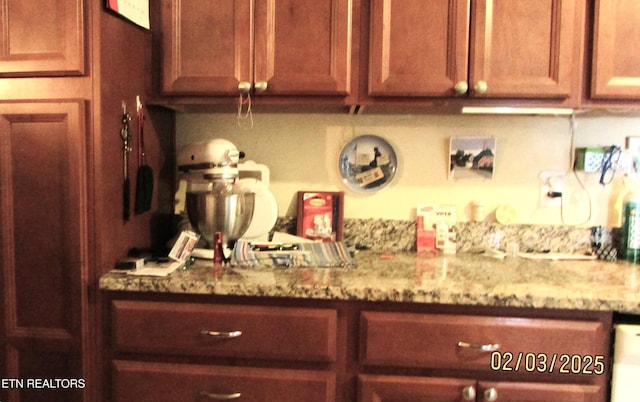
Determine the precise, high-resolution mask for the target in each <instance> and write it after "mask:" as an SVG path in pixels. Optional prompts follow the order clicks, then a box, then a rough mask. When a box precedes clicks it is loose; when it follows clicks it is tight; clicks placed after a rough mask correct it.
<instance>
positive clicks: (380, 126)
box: [176, 112, 640, 226]
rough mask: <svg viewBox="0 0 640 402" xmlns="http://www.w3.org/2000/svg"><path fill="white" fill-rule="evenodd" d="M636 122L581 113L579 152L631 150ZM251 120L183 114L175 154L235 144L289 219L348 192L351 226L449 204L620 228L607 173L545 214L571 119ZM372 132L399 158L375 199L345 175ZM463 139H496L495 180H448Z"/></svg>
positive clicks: (615, 188) (465, 212)
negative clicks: (213, 141) (265, 171)
mask: <svg viewBox="0 0 640 402" xmlns="http://www.w3.org/2000/svg"><path fill="white" fill-rule="evenodd" d="M638 116H639V115H638V114H636V115H628V114H624V113H620V112H616V113H608V114H605V113H599V114H598V115H590V114H579V115H577V117H576V121H577V127H576V131H575V146H577V147H584V146H606V145H611V144H617V145H621V146H624V142H625V137H626V136H640V117H638ZM253 120H254V126H253V128H252V129H243V128H240V127H239V126H238V124H237V120H236V116H235V115H233V114H204V113H203V114H198V113H183V114H179V115H178V117H177V135H176V138H177V146H178V148H179V147H180V146H182V145H185V144H187V143H191V142H196V141H203V140H207V139H210V138H225V139H228V140H230V141H232V142H233V143H235V144H236V145H237V146H238V148H239V149H241V150H242V151H244V152H246V154H247V159H250V160H255V161H256V162H258V163H264V164H266V165H267V166H269V168H270V171H271V185H270V188H271V190H272V192H273V193H274V194H275V196H276V199H277V201H278V205H279V209H280V212H279V215H281V216H284V215H289V216H293V215H295V195H296V192H297V191H298V190H326V191H337V190H342V191H345V217H347V218H387V219H413V218H414V217H415V206H416V204H418V203H442V204H454V205H456V206H457V214H458V220H470V211H469V204H470V203H471V202H472V201H474V200H484V201H485V202H486V204H487V206H486V211H487V214H488V215H491V214H492V212H493V210H494V209H495V208H496V207H497V206H498V205H500V204H505V203H506V204H510V205H512V206H514V207H515V208H516V211H517V218H516V222H517V223H540V224H563V223H564V224H585V225H608V226H617V225H619V218H618V216H619V212H618V210H617V209H616V201H617V202H619V195H620V193H621V192H622V191H623V180H622V177H619V178H617V179H616V180H615V181H614V183H612V184H611V185H609V186H606V187H604V188H603V186H601V185H600V184H598V179H599V175H597V174H586V175H585V174H580V175H579V177H580V178H581V179H582V182H583V183H584V185H585V187H586V190H587V191H586V192H585V191H583V190H582V189H581V187H580V185H579V183H578V181H577V180H576V178H575V177H574V175H573V173H571V174H569V175H568V176H567V178H566V180H565V190H564V194H565V196H564V197H563V205H564V207H563V214H562V215H563V216H562V217H561V213H560V208H545V209H540V208H539V207H538V205H539V174H540V172H541V171H542V170H557V171H567V170H568V169H569V164H570V150H571V135H570V120H569V118H568V117H554V116H544V117H543V116H463V115H446V116H441V115H436V116H432V115H419V116H416V115H390V116H383V115H375V116H374V115H364V116H350V115H346V114H260V113H255V112H254V115H253ZM366 133H369V134H377V135H380V136H382V137H384V138H386V139H387V140H388V141H389V142H390V143H392V144H393V145H394V146H395V148H396V151H397V153H398V157H399V159H400V162H399V165H400V166H399V171H398V173H397V175H396V177H395V179H394V181H393V182H392V184H390V185H389V186H387V187H385V188H383V189H382V190H381V191H379V192H377V193H375V194H361V193H355V192H353V191H351V190H349V189H348V188H347V187H346V186H345V185H344V184H343V183H342V181H341V178H340V175H339V171H338V155H339V154H340V150H341V148H342V146H343V145H344V144H345V143H347V142H348V141H349V140H350V139H351V138H353V137H354V136H357V135H360V134H366ZM464 136H493V137H495V138H496V139H497V149H496V158H497V159H496V164H495V174H494V179H493V180H491V181H489V180H485V181H482V180H480V181H479V180H465V181H450V180H448V177H447V176H448V175H447V166H448V154H449V139H450V138H451V137H464ZM619 176H621V175H619ZM589 200H591V206H592V208H591V213H589ZM488 219H492V216H489V217H488Z"/></svg>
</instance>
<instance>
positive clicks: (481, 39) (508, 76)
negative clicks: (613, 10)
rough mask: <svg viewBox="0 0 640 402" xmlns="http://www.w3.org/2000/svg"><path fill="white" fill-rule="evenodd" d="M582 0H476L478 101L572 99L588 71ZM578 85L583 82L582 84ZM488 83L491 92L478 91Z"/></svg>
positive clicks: (473, 69) (473, 70)
mask: <svg viewBox="0 0 640 402" xmlns="http://www.w3.org/2000/svg"><path fill="white" fill-rule="evenodd" d="M578 1H579V0H474V1H473V7H472V9H473V14H472V17H471V21H472V30H471V60H470V63H469V65H470V77H469V86H470V87H471V92H470V93H471V94H472V95H473V96H483V97H507V98H560V99H563V98H568V97H569V96H570V95H571V94H572V92H573V91H574V88H573V85H574V84H573V83H574V78H575V77H578V76H579V74H580V73H581V71H582V69H580V68H579V66H580V65H581V62H580V59H579V53H577V52H576V51H575V50H576V47H579V44H580V34H581V31H580V29H579V25H578V24H576V22H577V20H578V19H579V18H577V17H576V15H580V13H578V12H577V11H578V9H577V8H576V7H577V3H578ZM576 82H577V81H576ZM483 83H486V90H483V89H480V88H478V86H481V85H482V84H483Z"/></svg>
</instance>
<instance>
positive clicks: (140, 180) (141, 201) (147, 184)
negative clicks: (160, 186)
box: [133, 96, 153, 214]
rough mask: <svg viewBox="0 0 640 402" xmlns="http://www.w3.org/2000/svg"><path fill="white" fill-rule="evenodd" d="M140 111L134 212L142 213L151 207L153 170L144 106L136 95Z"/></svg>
mask: <svg viewBox="0 0 640 402" xmlns="http://www.w3.org/2000/svg"><path fill="white" fill-rule="evenodd" d="M136 103H137V111H138V145H139V146H138V174H137V177H136V201H135V205H134V208H133V210H134V212H135V213H136V214H141V213H143V212H146V211H148V210H150V209H151V201H152V199H153V170H152V169H151V166H149V165H147V154H146V151H145V148H144V107H143V106H142V103H141V102H140V97H139V96H138V97H136Z"/></svg>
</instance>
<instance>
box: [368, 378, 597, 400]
mask: <svg viewBox="0 0 640 402" xmlns="http://www.w3.org/2000/svg"><path fill="white" fill-rule="evenodd" d="M487 394H493V395H494V397H496V399H495V400H496V401H502V400H504V401H524V400H527V401H545V402H601V401H603V400H604V399H605V392H604V389H603V387H601V386H596V385H583V384H549V383H536V382H487V381H476V380H474V379H465V378H441V377H404V376H391V375H389V376H385V375H360V376H358V402H374V401H375V402H392V401H399V400H401V401H402V402H423V401H427V400H429V401H432V400H438V401H445V400H446V401H467V400H473V401H476V400H477V401H480V400H482V401H486V400H488V399H490V398H487V397H486V396H485V395H487ZM472 395H475V396H476V398H474V397H473V396H472ZM465 398H466V399H465Z"/></svg>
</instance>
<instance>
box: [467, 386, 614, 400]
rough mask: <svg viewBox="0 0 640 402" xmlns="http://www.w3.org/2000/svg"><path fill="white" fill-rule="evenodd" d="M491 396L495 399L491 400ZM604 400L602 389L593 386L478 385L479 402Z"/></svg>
mask: <svg viewBox="0 0 640 402" xmlns="http://www.w3.org/2000/svg"><path fill="white" fill-rule="evenodd" d="M491 396H493V397H494V398H495V399H491ZM483 398H484V399H483ZM605 399H606V398H605V392H604V389H603V387H600V386H595V385H581V384H549V383H523V382H486V381H481V382H479V383H478V400H479V401H489V400H495V401H518V402H537V401H545V402H602V401H604V400H605Z"/></svg>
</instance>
